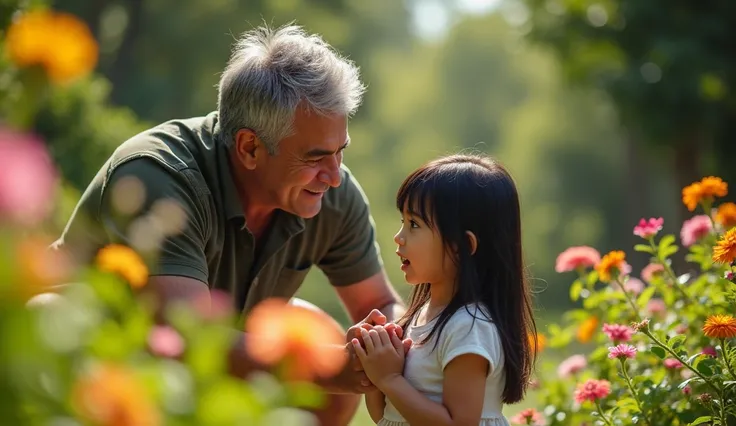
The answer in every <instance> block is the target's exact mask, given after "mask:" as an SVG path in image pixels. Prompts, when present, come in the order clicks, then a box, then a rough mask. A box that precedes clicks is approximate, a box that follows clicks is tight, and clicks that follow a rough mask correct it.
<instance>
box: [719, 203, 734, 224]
mask: <svg viewBox="0 0 736 426" xmlns="http://www.w3.org/2000/svg"><path fill="white" fill-rule="evenodd" d="M715 220H716V222H717V223H719V224H720V225H721V226H723V228H724V229H728V228H731V227H732V226H736V204H734V203H730V202H729V203H723V204H721V205H720V206H718V211H717V212H716V217H715Z"/></svg>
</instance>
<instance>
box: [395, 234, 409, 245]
mask: <svg viewBox="0 0 736 426" xmlns="http://www.w3.org/2000/svg"><path fill="white" fill-rule="evenodd" d="M394 242H395V243H396V244H398V245H400V246H403V245H404V244H406V240H405V239H404V237H402V236H401V231H399V232H397V233H396V235H394Z"/></svg>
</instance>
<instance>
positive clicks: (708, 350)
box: [700, 346, 718, 358]
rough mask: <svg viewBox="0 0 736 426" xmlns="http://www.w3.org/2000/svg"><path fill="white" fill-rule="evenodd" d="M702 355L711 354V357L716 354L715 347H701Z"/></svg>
mask: <svg viewBox="0 0 736 426" xmlns="http://www.w3.org/2000/svg"><path fill="white" fill-rule="evenodd" d="M700 353H702V354H703V355H708V356H712V357H713V358H715V357H717V356H718V352H716V348H714V347H713V346H706V347H704V348H703V350H702V351H700Z"/></svg>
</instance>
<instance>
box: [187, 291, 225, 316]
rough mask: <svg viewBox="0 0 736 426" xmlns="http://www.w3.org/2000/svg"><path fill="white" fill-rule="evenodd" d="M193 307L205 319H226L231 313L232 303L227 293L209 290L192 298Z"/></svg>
mask: <svg viewBox="0 0 736 426" xmlns="http://www.w3.org/2000/svg"><path fill="white" fill-rule="evenodd" d="M194 309H195V311H196V312H197V313H198V314H199V315H200V317H201V318H202V319H205V320H209V321H220V320H228V319H230V317H231V316H232V314H233V303H232V299H231V298H230V296H229V295H228V293H226V292H224V291H222V290H210V292H209V293H204V294H202V295H200V296H199V297H197V298H196V299H195V300H194Z"/></svg>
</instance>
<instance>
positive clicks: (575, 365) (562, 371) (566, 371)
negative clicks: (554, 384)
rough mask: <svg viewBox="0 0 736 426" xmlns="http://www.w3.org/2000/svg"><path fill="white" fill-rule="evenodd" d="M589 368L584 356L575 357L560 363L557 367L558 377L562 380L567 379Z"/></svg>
mask: <svg viewBox="0 0 736 426" xmlns="http://www.w3.org/2000/svg"><path fill="white" fill-rule="evenodd" d="M587 366H588V361H587V360H586V359H585V357H584V356H583V355H573V356H571V357H569V358H567V359H566V360H564V361H562V362H561V363H560V365H559V367H557V375H558V376H559V377H560V378H561V379H566V378H568V377H570V376H572V375H574V374H577V373H578V372H579V371H582V370H584V369H585V367H587Z"/></svg>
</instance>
